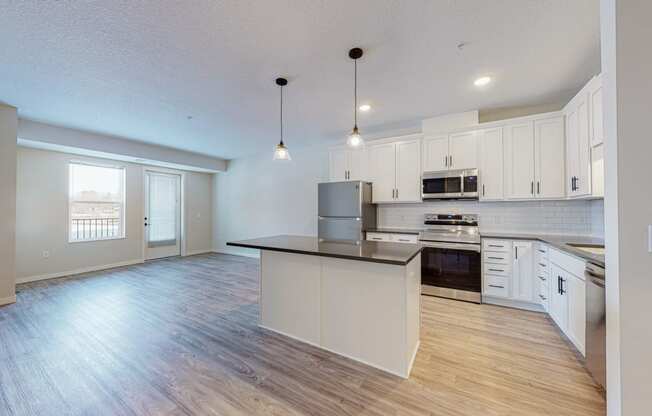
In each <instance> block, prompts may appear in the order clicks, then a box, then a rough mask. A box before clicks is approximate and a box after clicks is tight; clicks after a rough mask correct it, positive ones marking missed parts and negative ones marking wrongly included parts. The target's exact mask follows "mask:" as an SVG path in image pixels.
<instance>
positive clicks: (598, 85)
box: [589, 75, 604, 146]
mask: <svg viewBox="0 0 652 416" xmlns="http://www.w3.org/2000/svg"><path fill="white" fill-rule="evenodd" d="M589 104H590V107H591V146H598V145H600V144H602V143H603V142H604V124H603V123H604V119H603V116H602V76H600V75H598V76H597V77H595V78H594V79H593V82H592V84H591V88H589Z"/></svg>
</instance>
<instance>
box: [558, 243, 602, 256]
mask: <svg viewBox="0 0 652 416" xmlns="http://www.w3.org/2000/svg"><path fill="white" fill-rule="evenodd" d="M567 244H568V245H569V246H571V247H573V248H576V249H578V250H583V251H586V252H589V253H591V254H599V255H603V256H604V246H603V245H600V244H577V243H567Z"/></svg>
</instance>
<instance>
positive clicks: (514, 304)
mask: <svg viewBox="0 0 652 416" xmlns="http://www.w3.org/2000/svg"><path fill="white" fill-rule="evenodd" d="M482 303H487V304H490V305H498V306H506V307H508V308H516V309H525V310H526V311H532V312H545V310H544V309H543V306H541V305H540V304H538V303H529V302H521V301H518V300H511V299H503V298H497V297H493V296H487V295H482Z"/></svg>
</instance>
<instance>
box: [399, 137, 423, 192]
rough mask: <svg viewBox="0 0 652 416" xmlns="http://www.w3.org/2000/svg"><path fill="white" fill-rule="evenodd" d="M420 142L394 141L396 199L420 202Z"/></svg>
mask: <svg viewBox="0 0 652 416" xmlns="http://www.w3.org/2000/svg"><path fill="white" fill-rule="evenodd" d="M420 148H421V143H420V142H419V141H418V140H410V141H405V142H398V143H396V201H400V202H421V164H420V160H419V159H420V157H421V151H420Z"/></svg>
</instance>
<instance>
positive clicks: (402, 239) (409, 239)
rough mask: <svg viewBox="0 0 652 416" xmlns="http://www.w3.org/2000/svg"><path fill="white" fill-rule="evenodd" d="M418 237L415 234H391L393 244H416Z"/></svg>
mask: <svg viewBox="0 0 652 416" xmlns="http://www.w3.org/2000/svg"><path fill="white" fill-rule="evenodd" d="M418 237H419V236H418V235H416V234H391V238H392V242H394V243H405V244H416V243H417V241H418Z"/></svg>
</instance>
